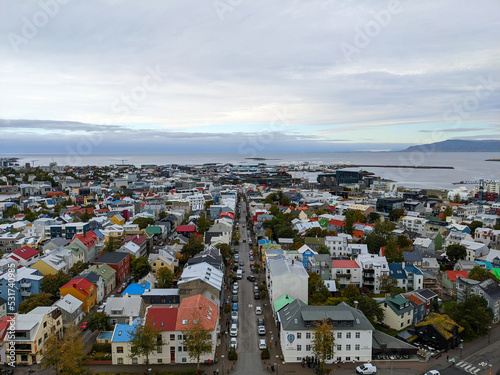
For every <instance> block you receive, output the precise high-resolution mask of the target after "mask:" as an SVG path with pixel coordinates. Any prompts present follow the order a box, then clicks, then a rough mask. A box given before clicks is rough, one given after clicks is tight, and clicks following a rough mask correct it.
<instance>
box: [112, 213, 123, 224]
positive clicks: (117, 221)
mask: <svg viewBox="0 0 500 375" xmlns="http://www.w3.org/2000/svg"><path fill="white" fill-rule="evenodd" d="M109 221H111V222H112V223H113V224H116V225H123V224H125V219H124V218H123V216H122V215H120V214H116V215H115V216H113V217H112V218H111V219H109Z"/></svg>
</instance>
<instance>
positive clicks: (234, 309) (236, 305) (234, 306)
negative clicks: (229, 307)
mask: <svg viewBox="0 0 500 375" xmlns="http://www.w3.org/2000/svg"><path fill="white" fill-rule="evenodd" d="M233 311H238V304H237V303H233Z"/></svg>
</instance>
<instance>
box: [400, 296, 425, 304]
mask: <svg viewBox="0 0 500 375" xmlns="http://www.w3.org/2000/svg"><path fill="white" fill-rule="evenodd" d="M403 297H405V298H406V299H411V300H412V301H413V302H415V303H416V304H417V306H421V305H423V304H424V303H423V302H422V301H421V300H419V299H418V298H417V297H415V296H414V295H413V294H403Z"/></svg>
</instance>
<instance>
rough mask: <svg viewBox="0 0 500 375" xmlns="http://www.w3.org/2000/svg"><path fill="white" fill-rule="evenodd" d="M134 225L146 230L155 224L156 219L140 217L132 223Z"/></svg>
mask: <svg viewBox="0 0 500 375" xmlns="http://www.w3.org/2000/svg"><path fill="white" fill-rule="evenodd" d="M132 224H137V225H139V229H146V228H147V227H148V226H149V225H154V224H155V219H153V218H151V217H138V218H137V219H135V220H134V221H133V222H132Z"/></svg>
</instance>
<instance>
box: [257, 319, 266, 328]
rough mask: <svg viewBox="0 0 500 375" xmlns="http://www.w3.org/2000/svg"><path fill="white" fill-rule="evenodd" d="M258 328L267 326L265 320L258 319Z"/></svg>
mask: <svg viewBox="0 0 500 375" xmlns="http://www.w3.org/2000/svg"><path fill="white" fill-rule="evenodd" d="M257 326H265V324H264V319H263V318H257Z"/></svg>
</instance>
